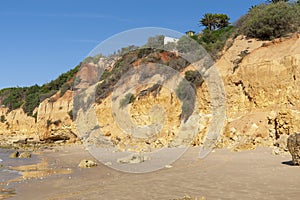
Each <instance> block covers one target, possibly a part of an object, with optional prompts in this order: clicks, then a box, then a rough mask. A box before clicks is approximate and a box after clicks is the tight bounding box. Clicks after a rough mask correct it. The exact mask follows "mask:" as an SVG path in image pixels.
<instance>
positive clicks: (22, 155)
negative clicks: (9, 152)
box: [19, 152, 31, 158]
mask: <svg viewBox="0 0 300 200" xmlns="http://www.w3.org/2000/svg"><path fill="white" fill-rule="evenodd" d="M19 158H31V153H29V152H23V153H20V155H19Z"/></svg>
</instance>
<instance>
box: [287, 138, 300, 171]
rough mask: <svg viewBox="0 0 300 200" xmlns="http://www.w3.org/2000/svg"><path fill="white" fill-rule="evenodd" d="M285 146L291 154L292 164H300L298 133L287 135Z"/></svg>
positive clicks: (299, 139)
mask: <svg viewBox="0 0 300 200" xmlns="http://www.w3.org/2000/svg"><path fill="white" fill-rule="evenodd" d="M287 147H288V149H289V151H290V153H291V155H292V159H293V163H294V165H300V133H295V134H292V135H290V136H289V137H288V140H287Z"/></svg>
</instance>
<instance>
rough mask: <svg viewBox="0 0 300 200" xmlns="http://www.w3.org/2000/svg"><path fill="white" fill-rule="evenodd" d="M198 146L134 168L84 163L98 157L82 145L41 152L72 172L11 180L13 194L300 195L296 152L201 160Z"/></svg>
mask: <svg viewBox="0 0 300 200" xmlns="http://www.w3.org/2000/svg"><path fill="white" fill-rule="evenodd" d="M198 151H199V148H190V149H189V150H188V151H187V152H186V153H185V154H184V155H183V156H182V157H181V158H180V159H179V160H178V161H176V162H175V163H173V164H172V167H171V168H165V169H162V170H159V171H155V172H150V173H145V174H130V173H123V172H119V171H116V170H113V169H111V168H109V167H107V166H105V165H103V164H101V163H98V166H97V167H95V168H90V169H79V168H78V167H77V165H78V163H79V162H80V160H81V159H93V157H92V156H91V155H90V154H89V153H88V152H87V151H85V150H84V148H83V147H80V146H72V147H62V148H60V149H59V151H58V152H45V153H44V154H42V155H41V156H42V157H45V158H47V159H48V161H47V162H48V167H47V168H48V169H49V168H51V169H52V170H54V171H55V170H60V169H61V170H63V171H64V170H66V169H68V170H69V171H71V173H69V174H61V173H59V172H57V173H51V174H48V175H47V176H41V177H40V178H36V177H35V178H33V177H32V178H31V179H24V180H19V181H17V182H13V183H10V187H13V188H15V189H16V195H15V196H13V197H12V198H10V199H20V200H21V199H22V200H24V199H51V200H56V199H57V200H58V199H69V200H71V199H72V200H76V199H78V200H79V199H80V200H82V199H86V200H92V199H101V200H102V199H107V200H112V199H118V200H119V199H120V200H123V199H124V200H125V199H126V200H127V199H177V198H182V197H184V196H185V195H189V196H192V197H198V198H199V197H206V199H208V200H209V199H213V200H217V199H222V200H223V199H243V200H247V199H249V200H250V199H251V200H252V199H295V200H296V199H299V196H300V190H299V186H300V167H297V166H291V165H290V160H291V156H290V155H283V156H275V155H272V154H271V149H269V148H259V149H257V150H252V151H243V152H238V153H237V152H230V151H229V150H225V149H219V150H216V151H215V152H213V153H211V154H210V155H209V156H208V157H206V158H205V159H202V160H201V159H198V158H197V156H198ZM52 172H53V171H52Z"/></svg>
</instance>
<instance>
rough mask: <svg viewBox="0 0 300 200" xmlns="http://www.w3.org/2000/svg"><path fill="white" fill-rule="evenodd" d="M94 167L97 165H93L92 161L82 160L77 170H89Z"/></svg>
mask: <svg viewBox="0 0 300 200" xmlns="http://www.w3.org/2000/svg"><path fill="white" fill-rule="evenodd" d="M96 166H97V163H95V162H94V161H92V160H82V161H81V162H80V163H79V165H78V167H79V168H91V167H96Z"/></svg>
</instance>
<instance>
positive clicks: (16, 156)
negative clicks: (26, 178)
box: [9, 151, 20, 158]
mask: <svg viewBox="0 0 300 200" xmlns="http://www.w3.org/2000/svg"><path fill="white" fill-rule="evenodd" d="M19 155H20V152H18V151H15V152H13V153H11V154H10V155H9V157H10V158H18V157H19Z"/></svg>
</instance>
